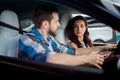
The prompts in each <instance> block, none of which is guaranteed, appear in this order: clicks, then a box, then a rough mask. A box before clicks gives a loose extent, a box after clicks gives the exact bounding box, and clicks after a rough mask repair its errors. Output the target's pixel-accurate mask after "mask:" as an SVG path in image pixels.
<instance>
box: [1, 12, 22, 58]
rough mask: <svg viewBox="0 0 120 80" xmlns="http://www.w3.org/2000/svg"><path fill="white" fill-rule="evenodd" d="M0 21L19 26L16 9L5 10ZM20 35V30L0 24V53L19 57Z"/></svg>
mask: <svg viewBox="0 0 120 80" xmlns="http://www.w3.org/2000/svg"><path fill="white" fill-rule="evenodd" d="M0 21H2V22H4V23H7V24H9V25H12V26H15V27H17V28H19V20H18V16H17V14H16V13H15V12H14V11H11V10H4V11H3V12H2V13H1V15H0ZM19 37H20V34H19V32H18V31H15V30H12V29H10V28H6V27H3V26H1V25H0V55H3V56H10V57H17V56H18V54H17V52H18V50H17V48H18V40H19Z"/></svg>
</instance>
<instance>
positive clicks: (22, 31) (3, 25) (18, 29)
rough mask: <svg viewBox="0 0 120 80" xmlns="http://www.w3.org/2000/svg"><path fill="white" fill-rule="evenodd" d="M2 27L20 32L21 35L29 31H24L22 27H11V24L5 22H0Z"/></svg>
mask: <svg viewBox="0 0 120 80" xmlns="http://www.w3.org/2000/svg"><path fill="white" fill-rule="evenodd" d="M0 25H1V26H2V27H6V28H10V29H13V30H16V31H19V33H20V34H23V33H27V31H24V30H22V28H21V27H19V28H16V27H15V26H12V25H10V24H7V23H4V22H2V21H0Z"/></svg>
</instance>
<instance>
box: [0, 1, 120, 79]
mask: <svg viewBox="0 0 120 80" xmlns="http://www.w3.org/2000/svg"><path fill="white" fill-rule="evenodd" d="M5 1H7V0H5ZM5 1H4V0H2V1H0V2H1V3H0V7H2V8H1V9H0V37H1V38H0V64H1V67H3V68H5V70H3V71H8V73H7V74H9V73H10V72H14V73H15V74H16V73H17V72H18V71H19V72H23V73H24V74H26V73H28V72H29V73H31V74H32V75H34V74H35V75H36V76H38V75H43V76H44V75H47V76H48V77H46V78H49V77H51V76H57V77H58V76H59V78H63V77H64V79H66V78H65V77H67V78H69V79H74V78H75V79H77V78H83V77H84V78H83V79H86V78H87V79H88V78H92V79H97V80H98V79H99V80H101V79H104V77H107V78H106V79H108V77H109V76H111V75H112V76H115V77H114V79H118V76H117V75H118V74H119V70H118V67H119V68H120V60H119V61H118V59H119V55H120V42H118V43H117V44H118V45H117V49H116V50H115V55H117V58H110V59H109V60H106V63H104V64H105V65H104V66H102V67H103V69H97V68H95V67H84V66H75V67H73V66H65V65H57V64H50V63H42V62H41V63H36V62H26V61H22V60H19V59H18V55H17V54H18V46H19V45H18V40H19V38H20V36H21V35H22V34H24V33H26V32H30V31H31V30H32V28H33V27H34V24H33V22H32V19H31V16H32V12H33V11H34V9H35V8H36V7H37V6H38V5H40V4H49V5H54V6H56V7H57V8H58V9H59V12H60V22H61V27H60V28H59V30H58V32H57V35H56V37H55V38H56V39H57V40H58V41H59V42H61V43H63V44H67V41H66V39H65V37H64V29H65V26H66V23H67V22H68V20H69V19H70V18H72V14H79V13H81V12H82V10H83V12H82V13H85V12H87V13H88V14H90V16H93V17H94V18H98V19H99V18H100V17H99V16H96V15H94V14H92V13H89V11H87V10H85V9H83V8H81V9H80V10H79V9H78V7H77V6H72V7H69V6H70V5H72V4H70V3H69V2H68V5H69V6H67V5H64V4H67V0H65V2H66V3H65V2H64V3H62V2H61V1H59V0H58V1H55V2H54V0H51V1H49V0H45V1H44V0H40V1H39V0H38V1H37V0H30V1H29V0H27V1H29V5H25V4H27V1H26V2H25V1H24V0H21V1H18V2H16V1H14V0H12V1H13V2H12V1H11V2H9V1H8V3H7V2H5ZM70 1H71V0H70ZM82 1H83V2H84V0H82ZM92 1H94V0H92ZM59 2H60V3H61V4H59ZM73 2H74V1H73ZM13 4H15V5H13ZM6 5H8V6H6ZM10 5H11V7H10ZM81 5H84V4H82V3H81ZM29 7H30V8H29ZM75 9H76V10H75ZM80 11H81V12H80ZM87 13H85V14H87ZM106 15H107V14H106ZM100 20H101V21H102V18H100ZM118 20H119V19H118ZM103 22H104V21H103ZM106 22H107V24H108V25H109V24H111V23H109V22H108V21H106ZM116 23H117V22H116ZM113 25H114V24H112V26H113ZM118 25H119V24H118ZM118 25H117V26H118ZM115 29H118V28H116V27H115ZM119 30H120V29H119ZM106 44H108V43H103V44H95V45H96V46H99V45H106ZM118 63H119V64H118ZM8 66H9V68H8ZM109 66H111V67H109ZM16 67H17V68H16ZM0 70H2V68H1V69H0ZM39 72H40V73H41V74H40V73H39ZM103 74H104V75H103ZM86 75H87V76H88V77H85V76H86ZM61 76H62V77H61Z"/></svg>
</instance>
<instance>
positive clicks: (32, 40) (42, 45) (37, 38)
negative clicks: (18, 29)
mask: <svg viewBox="0 0 120 80" xmlns="http://www.w3.org/2000/svg"><path fill="white" fill-rule="evenodd" d="M19 52H21V53H24V55H21V57H20V58H21V59H23V60H27V59H28V58H31V59H33V60H35V61H37V62H39V61H42V62H47V61H48V60H49V58H50V56H52V55H54V54H56V53H67V54H70V55H74V54H75V49H74V48H72V47H71V46H66V45H63V44H61V43H59V42H58V41H57V40H56V39H55V38H54V37H52V36H49V37H48V38H47V39H45V38H44V37H43V36H42V35H41V34H40V33H39V31H38V30H37V29H36V28H34V29H33V31H32V32H31V33H25V34H23V35H22V36H21V38H20V39H19ZM19 55H20V54H19V53H18V56H19Z"/></svg>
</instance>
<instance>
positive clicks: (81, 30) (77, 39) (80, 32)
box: [65, 16, 94, 48]
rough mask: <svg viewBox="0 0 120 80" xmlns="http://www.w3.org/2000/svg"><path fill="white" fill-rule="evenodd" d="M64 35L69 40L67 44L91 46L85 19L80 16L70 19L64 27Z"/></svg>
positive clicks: (81, 46) (75, 46)
mask: <svg viewBox="0 0 120 80" xmlns="http://www.w3.org/2000/svg"><path fill="white" fill-rule="evenodd" d="M65 37H66V38H68V39H69V40H70V42H69V45H71V46H72V47H74V48H86V47H93V46H94V45H93V44H92V42H91V40H90V38H89V32H88V27H87V21H86V19H85V18H84V17H82V16H76V17H73V18H72V19H70V20H69V21H68V23H67V26H66V28H65Z"/></svg>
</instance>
